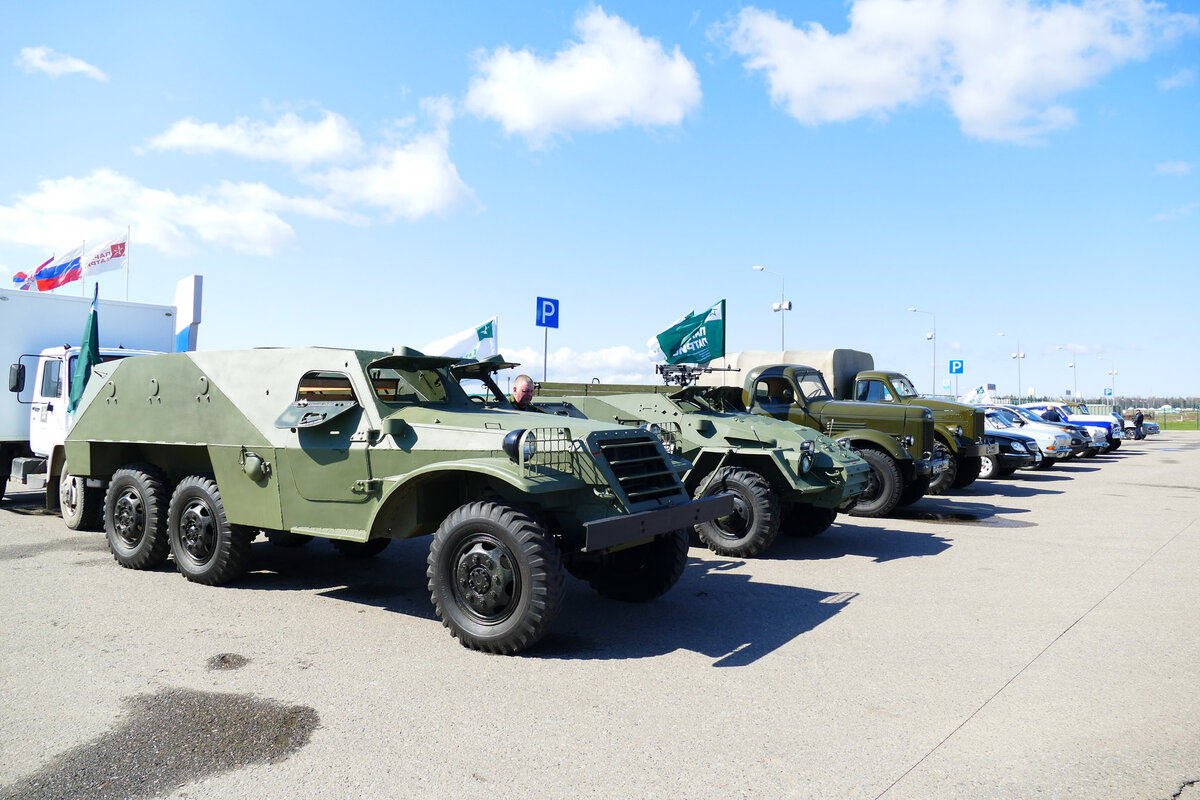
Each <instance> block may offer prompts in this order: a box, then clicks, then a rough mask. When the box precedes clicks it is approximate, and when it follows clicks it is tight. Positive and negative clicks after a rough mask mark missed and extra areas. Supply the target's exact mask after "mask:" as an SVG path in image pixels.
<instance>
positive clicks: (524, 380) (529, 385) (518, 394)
mask: <svg viewBox="0 0 1200 800" xmlns="http://www.w3.org/2000/svg"><path fill="white" fill-rule="evenodd" d="M531 400H533V378H531V377H529V376H528V375H518V376H517V379H516V380H514V381H513V389H512V404H513V405H514V406H516V409H517V410H518V411H531V410H533V409H530V407H529V403H530V401H531Z"/></svg>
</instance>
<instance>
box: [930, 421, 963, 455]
mask: <svg viewBox="0 0 1200 800" xmlns="http://www.w3.org/2000/svg"><path fill="white" fill-rule="evenodd" d="M933 432H934V438H936V439H937V441H938V442H939V443H940V444H942V445H944V446H945V447H946V448H947V449H948V450H949V451H950V452H951V453H952V454H953V455H958V437H957V436H955V435H954V433H953V432H952V431H951V430H950V426H949V425H945V424H943V423H941V422H935V423H934V424H933Z"/></svg>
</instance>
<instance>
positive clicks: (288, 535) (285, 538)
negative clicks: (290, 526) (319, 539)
mask: <svg viewBox="0 0 1200 800" xmlns="http://www.w3.org/2000/svg"><path fill="white" fill-rule="evenodd" d="M263 534H264V535H265V536H266V537H267V541H268V542H270V543H271V544H273V545H275V546H276V547H304V546H305V545H306V544H308V543H309V542H311V541H312V540H313V537H311V536H309V535H308V534H307V533H292V532H291V531H276V530H269V531H263Z"/></svg>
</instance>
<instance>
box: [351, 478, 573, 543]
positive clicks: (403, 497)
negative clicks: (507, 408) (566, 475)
mask: <svg viewBox="0 0 1200 800" xmlns="http://www.w3.org/2000/svg"><path fill="white" fill-rule="evenodd" d="M382 480H383V484H384V488H383V494H382V497H381V498H380V502H379V506H378V507H377V509H376V510H375V513H374V514H373V515H372V517H371V521H370V525H369V526H368V527H369V530H370V538H376V537H380V536H385V537H390V538H397V539H405V538H409V537H411V536H419V535H421V534H425V533H433V531H435V530H436V529H437V527H438V525H440V524H441V522H442V520H443V519H445V518H446V516H447V515H448V514H449V513H450V512H451V511H453V510H454V509H456V508H458V507H459V506H460V505H462V504H463V503H466V502H469V501H470V500H478V499H480V496H481V493H482V492H483V490H486V489H490V490H492V491H495V492H498V493H499V494H501V495H502V496H503V495H504V494H505V489H512V491H513V495H514V496H518V497H519V496H524V495H529V494H538V493H539V492H540V491H541V490H539V487H538V486H537V485H536V484H534V485H530V484H529V482H528V481H522V479H521V478H520V476H519V475H518V473H517V470H516V467H515V465H514V468H513V469H512V470H505V469H497V468H496V467H494V466H491V465H489V464H486V463H480V462H478V461H473V460H462V461H443V462H439V463H437V464H430V465H428V466H425V467H421V468H420V469H416V470H413V471H412V472H407V473H404V474H403V475H393V476H389V477H385V478H383V479H382ZM584 485H585V484H584V483H583V481H581V480H578V481H570V482H569V483H568V485H567V486H565V487H564V481H562V480H559V481H555V482H554V485H553V487H552V488H550V489H547V490H545V491H562V490H563V489H564V488H571V489H574V488H577V487H580V486H584ZM418 497H420V499H421V502H414V501H415V499H416V498H418ZM422 512H423V513H422Z"/></svg>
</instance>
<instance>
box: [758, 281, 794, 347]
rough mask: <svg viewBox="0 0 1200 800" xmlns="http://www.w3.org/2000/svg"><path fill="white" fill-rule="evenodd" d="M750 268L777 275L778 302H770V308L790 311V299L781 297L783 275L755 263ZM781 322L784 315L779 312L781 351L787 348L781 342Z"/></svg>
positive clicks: (782, 292) (782, 340)
mask: <svg viewBox="0 0 1200 800" xmlns="http://www.w3.org/2000/svg"><path fill="white" fill-rule="evenodd" d="M750 269H756V270H758V271H759V272H769V273H770V274H772V275H776V276H778V277H779V302H778V303H772V304H771V310H772V311H780V312H782V311H791V310H792V304H791V302H790V301H788V300H784V299H783V295H784V291H783V276H782V275H780V274H779V273H778V272H773V271H772V270H769V269H767V268H766V267H760V266H759V265H757V264H755V265H754V266H753V267H751V268H750ZM783 322H784V316H783V314H780V315H779V349H780V350H781V351H784V350H787V348H786V347H784V344H783V342H784V339H783Z"/></svg>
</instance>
